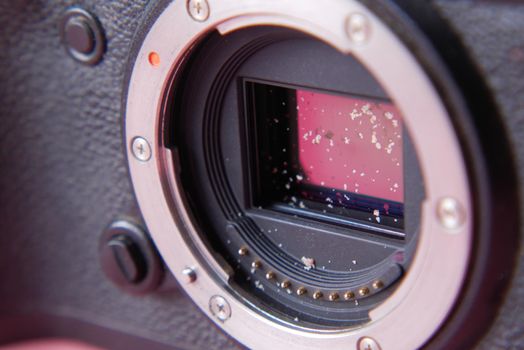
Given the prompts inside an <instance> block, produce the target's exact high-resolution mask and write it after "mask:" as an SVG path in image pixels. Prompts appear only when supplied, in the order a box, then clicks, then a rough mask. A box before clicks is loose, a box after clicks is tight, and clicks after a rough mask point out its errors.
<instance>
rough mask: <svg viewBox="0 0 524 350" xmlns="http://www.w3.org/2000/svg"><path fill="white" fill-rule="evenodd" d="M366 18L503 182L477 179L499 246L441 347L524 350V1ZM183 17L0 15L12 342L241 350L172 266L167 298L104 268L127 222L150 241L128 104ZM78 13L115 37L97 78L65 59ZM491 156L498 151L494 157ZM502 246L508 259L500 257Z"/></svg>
mask: <svg viewBox="0 0 524 350" xmlns="http://www.w3.org/2000/svg"><path fill="white" fill-rule="evenodd" d="M362 3H363V4H364V6H367V7H368V8H369V9H370V11H372V12H374V13H375V14H376V15H377V16H378V17H380V18H382V20H383V21H384V23H386V24H387V25H388V26H390V27H391V28H392V30H393V31H394V32H395V33H397V35H398V36H399V37H400V38H401V39H402V40H403V41H404V42H406V45H407V46H408V47H410V48H412V50H413V51H414V52H415V51H416V50H418V51H416V52H415V54H416V55H418V56H417V57H418V58H419V60H420V61H421V62H423V63H422V66H423V67H424V68H425V69H426V73H427V74H428V75H429V76H431V77H434V79H435V80H434V81H435V85H436V90H438V92H439V93H440V94H441V98H442V99H443V100H444V101H445V102H446V103H449V104H450V105H453V106H455V107H454V108H456V109H457V110H459V109H460V108H462V107H463V108H466V109H468V110H469V112H468V113H466V114H468V115H470V116H471V117H472V120H469V121H467V122H464V124H465V125H466V126H463V127H460V128H458V129H459V130H460V131H459V132H458V134H459V136H461V137H463V139H468V137H469V136H468V132H469V131H471V130H472V129H474V130H476V132H475V134H476V137H478V138H479V139H480V140H481V141H480V145H477V144H475V145H473V146H471V145H466V146H464V147H465V148H468V147H469V152H470V153H471V154H469V158H468V160H467V163H468V164H469V165H470V174H472V173H475V171H477V170H478V169H476V168H475V167H482V166H479V165H478V164H479V161H477V160H476V159H477V158H482V159H483V160H482V161H481V162H480V163H481V164H483V166H484V167H486V168H487V170H485V171H484V170H480V171H478V172H479V173H481V174H482V176H477V177H475V176H473V175H472V178H475V180H474V181H473V180H472V181H473V182H475V183H476V186H477V189H478V188H481V189H486V191H487V194H486V195H485V196H484V195H481V194H478V197H476V195H477V194H475V196H474V198H482V199H486V198H487V199H489V200H490V202H489V203H480V204H479V203H476V204H475V205H479V206H480V207H481V208H479V209H477V212H476V213H477V216H480V217H483V213H484V211H488V212H489V215H488V216H489V220H487V221H483V222H482V227H490V230H489V231H490V232H495V231H496V232H497V236H494V235H493V233H491V234H490V235H487V237H483V238H482V237H480V236H476V237H477V238H476V239H475V240H474V241H475V242H476V243H475V249H474V252H475V253H474V254H473V255H472V258H471V259H470V261H469V271H472V272H470V273H468V275H467V277H466V279H465V282H464V283H465V284H464V286H463V289H462V292H461V296H460V298H459V299H457V301H456V303H455V306H454V310H456V312H452V313H451V314H450V315H449V316H448V317H447V318H446V321H445V322H444V323H443V326H442V328H440V329H439V331H438V332H437V333H436V334H435V335H434V337H433V338H432V339H431V341H428V342H427V343H426V345H425V346H427V347H428V348H435V349H438V348H446V349H451V348H465V347H473V346H477V347H478V348H480V349H484V348H485V349H493V348H519V347H520V346H524V337H523V332H522V327H523V325H524V316H523V314H524V313H523V312H522V311H523V310H522V309H523V307H524V285H523V279H524V262H523V255H522V247H523V246H524V245H523V243H522V240H523V233H522V228H521V227H519V226H518V225H519V224H520V221H521V218H522V203H521V202H520V200H521V196H522V184H523V183H524V179H523V178H522V176H523V174H524V172H523V171H524V168H523V166H524V161H523V159H522V157H521V154H522V150H524V145H522V144H521V142H522V141H521V140H522V139H523V138H522V137H521V134H522V130H524V129H522V127H521V123H522V120H524V96H523V95H522V94H521V93H520V92H521V91H522V89H523V84H524V83H523V82H522V79H521V78H522V77H523V76H524V64H523V62H524V39H522V36H521V35H519V34H520V33H521V32H522V30H523V27H524V7H523V5H522V4H519V3H518V2H512V1H502V2H499V1H445V0H439V1H424V2H419V1H398V2H393V1H389V0H383V1H362ZM170 4H171V2H169V1H160V2H158V3H155V2H152V3H148V2H146V1H114V2H104V1H98V2H85V3H78V2H75V3H72V2H69V1H63V2H60V3H52V4H51V3H42V2H35V1H30V0H27V1H7V2H5V3H3V4H2V5H0V18H1V20H0V22H1V23H2V24H3V29H2V33H1V34H0V37H1V38H2V41H1V47H2V49H3V50H2V54H1V55H0V78H1V79H0V89H1V90H0V91H1V93H0V102H1V103H0V116H1V118H2V124H1V127H0V130H1V135H2V137H1V141H0V142H1V147H0V150H1V151H0V164H2V165H1V169H2V170H1V176H0V184H1V185H0V203H1V206H2V209H1V211H0V222H1V223H2V229H1V232H2V234H1V235H0V246H1V247H2V248H3V250H2V251H3V254H2V255H1V256H0V278H2V283H0V296H1V298H0V300H1V301H0V340H1V341H2V342H10V341H15V340H21V339H26V338H32V337H48V336H59V337H75V338H79V339H83V340H86V341H88V342H92V343H95V344H99V345H101V346H105V347H109V348H126V349H130V348H137V349H141V348H148V349H156V348H158V349H170V348H188V349H190V348H193V349H202V348H221V349H228V348H236V347H238V345H239V343H237V342H236V341H235V340H234V339H233V338H231V337H229V336H228V335H226V333H224V332H222V331H221V330H219V329H218V328H217V327H215V326H214V325H213V323H212V322H211V321H209V320H207V319H206V317H205V316H204V314H203V313H201V312H200V311H199V310H198V308H197V307H196V306H195V305H194V304H193V303H192V302H191V301H190V299H189V296H188V295H186V294H185V293H184V292H183V291H182V288H181V287H180V286H179V285H178V283H177V282H176V281H175V279H174V277H173V276H172V275H171V273H170V272H169V268H168V267H166V266H164V265H163V263H161V262H158V265H159V266H158V267H157V268H156V269H157V271H158V275H157V276H156V277H155V278H154V280H155V281H156V282H151V286H150V288H145V289H142V290H138V291H137V290H133V289H132V288H127V289H126V288H125V287H124V288H116V287H115V285H114V284H113V283H111V282H110V281H109V280H108V278H107V276H106V274H107V271H106V269H105V268H104V266H105V265H104V263H103V262H102V264H101V263H100V261H101V255H102V256H103V249H102V248H101V243H100V242H101V241H102V242H106V241H104V237H105V236H104V235H106V232H107V227H108V226H109V225H110V224H111V223H112V222H114V221H115V220H125V221H127V222H131V223H135V224H136V226H137V227H142V228H145V227H146V223H145V222H144V221H143V219H142V216H141V210H140V209H139V207H138V204H137V200H136V198H135V196H134V190H133V184H132V182H131V180H130V176H129V170H128V159H127V158H126V154H128V153H127V152H128V142H127V140H126V139H125V136H124V130H125V128H126V118H127V113H126V108H127V103H128V89H129V84H130V80H131V79H132V72H133V64H134V63H135V61H136V60H137V56H138V52H139V50H140V48H141V46H142V42H143V40H144V38H145V37H146V36H147V34H148V33H149V31H150V29H151V27H152V26H153V25H154V23H155V21H156V20H157V18H158V17H159V16H160V15H161V14H162V13H163V11H165V9H166V8H167V7H168V6H169V5H170ZM73 5H74V6H79V7H82V8H84V9H85V10H87V11H88V12H89V13H91V14H93V15H94V16H95V17H96V18H97V21H98V23H99V24H100V27H101V28H102V29H103V33H104V36H105V41H104V50H103V53H102V54H103V56H101V57H100V58H101V60H100V61H99V62H95V63H90V62H87V63H88V64H85V63H86V62H80V61H79V60H78V59H77V58H75V57H71V55H69V54H68V53H69V52H68V49H67V48H64V45H66V43H64V40H63V37H61V32H60V28H61V23H62V21H63V19H64V14H65V13H67V11H68V9H70V8H71V6H73ZM295 6H300V2H299V1H296V4H295ZM184 7H185V6H181V8H184ZM211 10H213V7H212V6H211ZM392 13H394V14H399V13H400V14H401V15H400V16H405V17H404V18H405V23H409V25H406V24H399V22H398V21H396V19H397V18H396V17H395V15H392ZM409 28H412V29H413V30H414V31H413V32H411V31H409V30H408V29H409ZM176 35H177V33H176V32H174V33H170V34H169V36H176ZM169 36H168V38H169ZM413 47H415V49H413ZM426 51H431V52H432V53H431V54H427V52H426ZM433 53H435V54H436V55H433ZM162 58H163V56H160V62H162ZM428 67H429V68H428ZM443 72H444V73H445V74H446V75H445V76H444V75H443ZM448 80H449V81H451V82H452V83H448ZM188 84H189V82H188ZM401 88H402V86H399V89H401ZM457 96H460V97H457ZM414 98H415V97H414ZM455 99H459V100H460V99H462V100H463V101H465V102H460V101H459V102H458V103H457V102H456V101H455ZM457 106H458V107H457ZM460 113H461V111H459V112H458V114H460ZM124 140H126V141H124ZM491 140H493V141H492V143H493V145H495V146H493V147H487V146H484V145H485V144H489V143H490V142H491ZM464 143H467V142H464ZM471 169H473V170H471ZM483 181H485V182H483ZM488 184H489V185H488ZM488 188H489V189H488ZM479 192H482V191H481V190H479ZM142 210H143V208H142ZM149 225H150V224H149V223H147V226H148V227H149ZM480 231H482V230H481V229H479V232H480ZM479 235H481V234H479ZM147 240H148V238H146V241H147ZM496 241H498V242H499V243H498V244H494V245H495V246H497V247H498V248H497V249H495V250H492V251H490V250H489V249H488V248H486V246H490V245H491V243H493V242H496ZM155 243H156V244H157V245H158V242H157V241H155ZM146 245H147V243H146ZM158 248H159V250H162V249H160V247H158ZM152 249H153V253H151V254H157V253H156V252H155V249H154V248H152ZM151 259H154V258H151ZM442 259H446V256H442ZM101 267H102V268H101ZM435 278H438V277H435ZM137 293H139V294H142V295H141V296H136V295H135V294H137ZM420 312H424V310H420ZM472 320H474V321H472ZM398 337H400V338H404V337H410V334H398Z"/></svg>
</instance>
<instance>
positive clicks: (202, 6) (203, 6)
mask: <svg viewBox="0 0 524 350" xmlns="http://www.w3.org/2000/svg"><path fill="white" fill-rule="evenodd" d="M187 12H188V13H189V15H190V16H191V18H193V19H194V20H195V21H198V22H204V21H205V20H206V19H208V17H209V3H208V2H207V0H188V1H187Z"/></svg>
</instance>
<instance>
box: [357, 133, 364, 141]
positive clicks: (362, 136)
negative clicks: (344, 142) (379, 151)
mask: <svg viewBox="0 0 524 350" xmlns="http://www.w3.org/2000/svg"><path fill="white" fill-rule="evenodd" d="M358 137H360V139H361V140H363V139H364V135H362V133H361V132H359V133H358Z"/></svg>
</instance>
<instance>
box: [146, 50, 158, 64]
mask: <svg viewBox="0 0 524 350" xmlns="http://www.w3.org/2000/svg"><path fill="white" fill-rule="evenodd" d="M148 59H149V63H150V64H151V65H152V66H153V67H157V66H159V65H160V55H159V54H158V53H156V52H155V51H151V52H150V53H149V56H148Z"/></svg>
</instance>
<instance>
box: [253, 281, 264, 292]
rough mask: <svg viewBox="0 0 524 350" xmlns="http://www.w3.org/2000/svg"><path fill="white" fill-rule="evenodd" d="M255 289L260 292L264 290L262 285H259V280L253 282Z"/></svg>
mask: <svg viewBox="0 0 524 350" xmlns="http://www.w3.org/2000/svg"><path fill="white" fill-rule="evenodd" d="M255 287H257V288H258V289H260V290H264V285H263V284H262V283H260V281H259V280H256V281H255Z"/></svg>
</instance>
